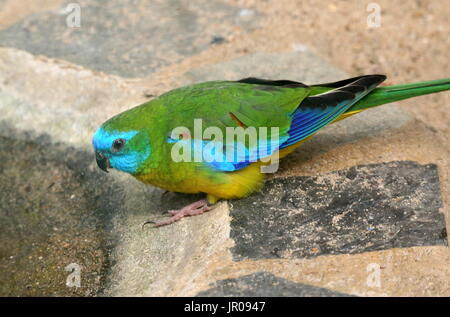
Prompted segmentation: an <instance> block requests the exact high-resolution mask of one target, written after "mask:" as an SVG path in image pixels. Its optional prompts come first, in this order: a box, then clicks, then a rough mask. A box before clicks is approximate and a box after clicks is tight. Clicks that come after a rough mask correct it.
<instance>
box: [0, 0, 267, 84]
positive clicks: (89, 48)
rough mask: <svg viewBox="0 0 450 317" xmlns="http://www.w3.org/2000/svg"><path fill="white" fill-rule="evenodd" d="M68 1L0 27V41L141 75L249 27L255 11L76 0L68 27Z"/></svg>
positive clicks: (206, 2) (177, 1)
mask: <svg viewBox="0 0 450 317" xmlns="http://www.w3.org/2000/svg"><path fill="white" fill-rule="evenodd" d="M72 2H73V1H66V2H65V3H64V4H63V5H61V7H60V9H59V10H58V11H55V12H43V13H37V14H34V15H31V16H29V17H27V18H25V19H24V20H22V21H20V22H18V23H16V24H15V25H12V26H11V27H9V28H8V29H6V30H3V31H1V32H0V45H1V46H10V47H16V48H19V49H23V50H26V51H29V52H31V53H33V54H41V55H46V56H49V57H55V58H60V59H65V60H68V61H70V62H73V63H76V64H80V65H83V66H86V67H88V68H91V69H95V70H99V71H103V72H107V73H111V74H116V75H120V76H124V77H145V76H147V75H148V74H150V73H151V72H153V71H155V70H156V69H158V68H159V67H162V66H167V65H169V64H172V63H174V62H178V61H180V60H182V59H184V58H186V57H189V56H192V55H194V54H197V53H199V52H200V51H202V50H204V49H206V48H208V47H209V46H210V45H213V44H212V43H211V42H215V41H214V39H215V38H218V37H223V38H225V39H226V38H227V37H229V36H232V35H233V34H234V33H235V32H236V29H237V28H240V29H241V30H244V31H245V30H247V31H248V30H252V29H253V28H254V27H256V25H257V23H258V22H257V21H258V14H257V13H256V12H254V11H252V12H253V14H251V15H242V14H240V12H241V10H242V8H239V7H235V6H231V5H228V4H226V3H225V2H222V1H220V0H200V1H186V0H168V1H146V0H109V1H93V0H84V1H83V0H81V1H77V3H78V4H79V5H80V8H81V11H80V12H81V15H80V17H81V19H80V21H81V23H80V27H69V26H68V25H67V23H66V20H67V19H68V17H69V19H70V16H69V15H70V14H72V13H73V12H74V11H73V10H72V11H70V10H66V8H67V5H68V4H69V3H72ZM216 43H217V42H216ZM214 45H218V44H214Z"/></svg>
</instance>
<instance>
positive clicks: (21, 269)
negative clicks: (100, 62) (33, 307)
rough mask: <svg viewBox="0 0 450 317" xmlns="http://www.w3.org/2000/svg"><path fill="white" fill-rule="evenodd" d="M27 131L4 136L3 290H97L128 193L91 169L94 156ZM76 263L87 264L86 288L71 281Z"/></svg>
mask: <svg viewBox="0 0 450 317" xmlns="http://www.w3.org/2000/svg"><path fill="white" fill-rule="evenodd" d="M4 128H5V126H4V125H3V126H2V130H3V129H4ZM18 133H19V132H14V131H12V130H11V131H10V133H8V135H11V136H14V134H18ZM20 134H21V136H20V138H17V139H16V138H14V137H5V136H0V144H2V146H1V148H0V192H1V195H0V241H2V244H1V246H0V271H1V272H2V274H1V275H0V295H2V296H49V295H51V296H53V295H58V296H92V295H96V294H98V293H100V292H101V291H102V289H103V287H104V285H105V282H106V275H107V271H108V268H109V267H110V265H111V263H110V257H109V252H110V248H111V246H112V245H113V244H114V236H113V234H111V233H110V232H111V231H110V223H111V221H110V219H111V217H112V215H113V214H115V213H116V212H117V211H118V210H120V209H121V200H122V199H123V191H122V190H121V188H120V187H119V186H118V185H115V184H114V182H112V181H111V179H110V178H107V175H106V174H104V173H103V172H101V171H97V170H94V171H93V170H92V169H90V168H89V165H92V161H93V155H92V153H88V152H86V151H82V150H79V149H75V148H73V147H68V146H67V145H64V144H54V143H52V142H51V140H50V138H49V137H46V136H40V137H37V138H34V137H32V136H31V134H30V135H26V134H25V133H23V132H20ZM71 263H76V264H78V265H79V266H80V267H81V275H80V277H81V287H79V288H77V287H67V286H66V279H67V277H68V275H69V274H70V272H67V271H65V267H66V266H67V265H69V264H71Z"/></svg>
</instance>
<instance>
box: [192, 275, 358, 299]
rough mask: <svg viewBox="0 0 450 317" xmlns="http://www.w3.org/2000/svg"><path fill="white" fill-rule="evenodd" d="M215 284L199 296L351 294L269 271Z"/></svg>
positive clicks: (336, 295) (343, 295)
mask: <svg viewBox="0 0 450 317" xmlns="http://www.w3.org/2000/svg"><path fill="white" fill-rule="evenodd" d="M214 284H215V285H214V286H213V287H212V288H210V289H208V290H206V291H203V292H200V293H198V294H197V296H204V297H219V296H220V297H224V296H225V297H235V296H250V297H253V296H254V297H282V296H283V297H284V296H295V297H319V296H321V297H347V296H352V295H349V294H344V293H339V292H335V291H332V290H329V289H326V288H321V287H315V286H311V285H306V284H302V283H295V282H292V281H289V280H286V279H284V278H280V277H277V276H275V275H273V274H271V273H268V272H257V273H254V274H250V275H245V276H241V277H238V278H230V279H226V280H221V281H217V282H216V283H214Z"/></svg>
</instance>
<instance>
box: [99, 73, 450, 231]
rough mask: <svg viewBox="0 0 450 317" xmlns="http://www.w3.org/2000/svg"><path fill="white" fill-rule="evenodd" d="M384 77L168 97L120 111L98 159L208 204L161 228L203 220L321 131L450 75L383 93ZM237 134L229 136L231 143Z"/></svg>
mask: <svg viewBox="0 0 450 317" xmlns="http://www.w3.org/2000/svg"><path fill="white" fill-rule="evenodd" d="M385 79H386V76H384V75H366V76H359V77H354V78H349V79H346V80H341V81H337V82H332V83H325V84H318V85H309V86H308V85H305V84H303V83H300V82H296V81H290V80H267V79H259V78H252V77H250V78H245V79H241V80H237V81H210V82H204V83H199V84H194V85H189V86H185V87H181V88H177V89H174V90H171V91H169V92H167V93H165V94H163V95H161V96H159V97H157V98H155V99H153V100H151V101H149V102H146V103H144V104H142V105H140V106H137V107H134V108H132V109H129V110H127V111H125V112H123V113H120V114H118V115H116V116H114V117H112V118H111V119H109V120H108V121H106V122H105V123H103V124H102V125H101V126H100V127H99V128H98V129H97V131H96V132H95V134H94V137H93V141H92V143H93V147H94V151H95V158H96V162H97V164H98V166H99V168H101V169H102V170H103V171H106V172H107V171H108V169H109V168H115V169H117V170H120V171H123V172H126V173H129V174H131V175H132V176H134V177H135V178H137V179H138V180H140V181H142V182H144V183H146V184H151V185H153V186H157V187H160V188H163V189H165V190H167V191H172V192H179V193H192V194H194V193H204V194H206V198H205V199H202V200H200V201H197V202H195V203H193V204H190V205H188V206H186V207H184V208H182V209H180V210H171V211H169V214H170V217H169V218H166V219H164V220H159V221H149V222H151V223H153V224H154V225H155V226H162V225H167V224H170V223H173V222H175V221H177V220H179V219H181V218H182V217H185V216H193V215H199V214H201V213H203V212H205V211H208V210H210V209H211V206H212V205H213V204H215V203H216V202H217V201H218V200H220V199H238V198H243V197H246V196H248V195H250V194H251V193H252V192H255V191H257V190H259V189H260V188H261V186H262V185H263V182H264V174H265V173H267V172H274V171H276V168H272V167H273V166H275V167H276V164H277V162H278V159H279V158H282V157H284V156H286V155H287V154H289V153H291V152H292V151H293V150H294V149H295V148H297V147H298V146H300V145H301V144H302V143H303V142H304V141H306V140H308V139H309V138H311V137H312V136H313V135H314V134H315V133H317V132H318V131H319V130H320V129H322V128H324V127H325V126H327V125H328V124H331V123H333V122H336V121H338V120H342V119H345V118H347V117H349V116H352V115H354V114H357V113H359V112H361V111H363V110H366V109H369V108H372V107H376V106H379V105H382V104H386V103H390V102H394V101H399V100H402V99H406V98H411V97H415V96H420V95H425V94H430V93H435V92H439V91H444V90H448V89H450V78H448V79H442V80H433V81H426V82H419V83H412V84H404V85H395V86H386V87H377V86H378V85H379V84H380V83H381V82H383V81H384V80H385ZM230 134H231V136H230Z"/></svg>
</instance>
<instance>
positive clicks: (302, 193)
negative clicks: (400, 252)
mask: <svg viewBox="0 0 450 317" xmlns="http://www.w3.org/2000/svg"><path fill="white" fill-rule="evenodd" d="M232 205H233V209H232V212H231V217H232V218H233V220H232V222H231V237H232V238H233V239H234V241H235V243H236V245H235V247H234V248H233V249H232V252H233V256H234V258H235V259H238V260H242V259H247V258H249V259H261V258H303V257H312V256H317V255H322V254H339V253H344V254H349V253H358V252H368V251H374V250H383V249H389V248H401V247H411V246H424V245H447V240H446V239H442V237H441V233H442V231H443V230H444V229H445V219H444V215H443V214H442V213H440V212H439V208H440V207H441V206H442V201H441V197H440V188H439V177H438V174H437V168H436V165H432V164H430V165H419V164H416V163H414V162H391V163H383V164H376V165H367V166H355V167H352V168H350V169H348V170H342V171H338V172H333V173H330V174H326V175H321V176H314V177H309V176H304V177H302V176H298V177H289V178H276V179H273V180H271V181H269V182H267V184H266V186H265V187H264V189H263V190H262V191H261V192H260V193H258V194H255V195H253V196H251V197H250V198H247V199H243V200H238V201H234V202H232Z"/></svg>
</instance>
